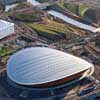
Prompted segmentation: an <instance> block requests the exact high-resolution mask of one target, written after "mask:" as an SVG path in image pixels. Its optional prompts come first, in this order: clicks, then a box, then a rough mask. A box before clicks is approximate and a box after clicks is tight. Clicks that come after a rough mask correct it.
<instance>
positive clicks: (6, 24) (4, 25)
mask: <svg viewBox="0 0 100 100" xmlns="http://www.w3.org/2000/svg"><path fill="white" fill-rule="evenodd" d="M12 25H14V24H13V23H10V22H7V21H4V20H0V30H2V29H5V28H7V27H9V26H12Z"/></svg>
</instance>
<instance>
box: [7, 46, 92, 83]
mask: <svg viewBox="0 0 100 100" xmlns="http://www.w3.org/2000/svg"><path fill="white" fill-rule="evenodd" d="M90 67H93V65H92V64H90V63H88V62H87V61H85V60H83V59H80V58H78V57H75V56H73V55H70V54H68V53H64V52H61V51H58V50H55V49H50V48H45V47H34V48H27V49H23V50H21V51H19V52H17V53H15V54H14V55H12V56H11V57H10V59H9V61H8V63H7V75H8V77H9V78H10V79H11V80H12V81H14V82H15V83H18V84H21V85H36V84H43V83H48V82H53V81H56V80H60V79H63V78H65V77H68V76H71V75H73V74H77V73H79V72H81V71H84V70H86V69H88V68H90Z"/></svg>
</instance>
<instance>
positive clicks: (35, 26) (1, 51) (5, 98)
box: [0, 0, 100, 100]
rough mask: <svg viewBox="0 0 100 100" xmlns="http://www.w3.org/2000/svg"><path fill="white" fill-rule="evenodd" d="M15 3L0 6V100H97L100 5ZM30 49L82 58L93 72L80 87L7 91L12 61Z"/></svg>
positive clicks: (60, 0) (71, 0)
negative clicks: (48, 49)
mask: <svg viewBox="0 0 100 100" xmlns="http://www.w3.org/2000/svg"><path fill="white" fill-rule="evenodd" d="M8 1H9V0H8ZM12 1H13V0H12ZM19 1H20V0H18V1H17V2H16V1H15V0H14V1H13V2H11V1H10V5H8V4H9V2H8V4H5V5H4V4H3V5H2V4H1V5H0V100H100V19H99V16H100V13H98V12H99V6H97V8H96V7H94V6H95V4H94V5H93V4H92V3H93V2H92V0H91V2H92V3H91V5H89V4H88V3H87V5H86V6H84V5H85V3H86V0H83V2H80V0H79V1H77V0H76V1H75V0H50V1H49V0H36V1H35V0H33V1H32V0H25V1H24V0H22V1H21V2H19ZM67 1H68V2H67ZM6 2H7V1H6ZM96 2H99V1H98V0H97V1H96ZM3 3H4V2H3ZM99 3H100V2H99ZM6 5H7V7H8V8H7V10H6ZM92 7H94V9H92ZM91 13H93V16H92V14H91ZM31 47H33V48H34V47H43V48H51V49H56V50H60V51H62V52H65V53H69V54H71V55H74V56H77V57H80V58H81V59H84V60H86V61H88V62H89V63H91V64H93V66H94V73H93V74H92V75H91V76H89V77H85V78H84V79H82V80H79V81H78V82H77V81H76V82H72V83H70V84H68V83H64V84H61V85H57V86H52V87H49V88H47V87H46V88H44V87H43V89H42V88H33V89H31V87H30V86H27V87H26V88H25V87H24V88H25V89H24V88H21V86H16V85H14V86H12V85H11V86H10V85H9V84H8V82H7V73H6V71H7V68H6V66H7V65H8V61H9V59H10V57H11V56H12V55H14V54H16V53H17V52H19V51H20V50H23V49H26V48H31ZM37 52H39V51H37ZM23 58H24V56H23ZM28 88H30V90H29V89H28Z"/></svg>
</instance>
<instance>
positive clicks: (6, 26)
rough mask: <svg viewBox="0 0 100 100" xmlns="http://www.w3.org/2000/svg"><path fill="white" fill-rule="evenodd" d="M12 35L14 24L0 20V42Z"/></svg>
mask: <svg viewBox="0 0 100 100" xmlns="http://www.w3.org/2000/svg"><path fill="white" fill-rule="evenodd" d="M13 33H14V23H10V22H7V21H4V20H0V40H1V39H3V38H5V37H7V36H10V35H11V34H13Z"/></svg>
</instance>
